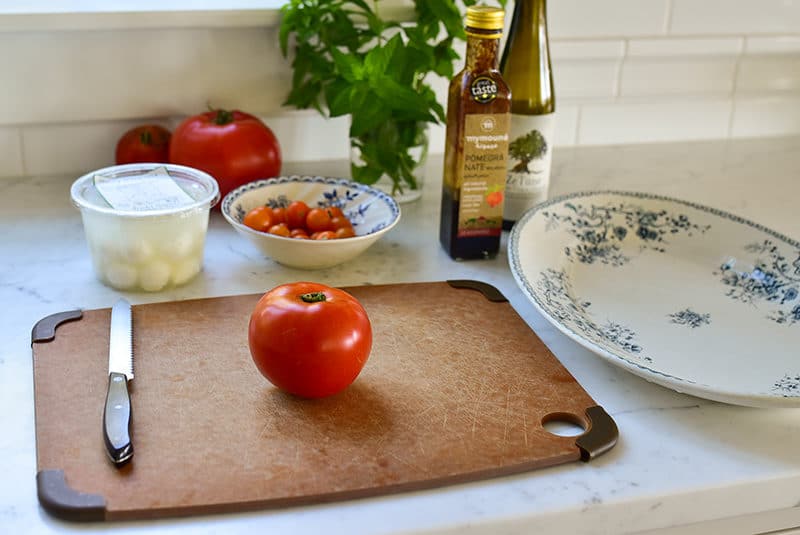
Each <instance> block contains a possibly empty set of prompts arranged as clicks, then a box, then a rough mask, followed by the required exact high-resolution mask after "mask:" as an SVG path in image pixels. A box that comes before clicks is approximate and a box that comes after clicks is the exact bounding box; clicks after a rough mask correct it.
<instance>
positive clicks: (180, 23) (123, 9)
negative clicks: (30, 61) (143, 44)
mask: <svg viewBox="0 0 800 535" xmlns="http://www.w3.org/2000/svg"><path fill="white" fill-rule="evenodd" d="M283 3H284V1H283V0H231V1H225V0H194V1H193V0H161V1H157V0H139V1H135V0H114V1H106V2H103V1H100V0H96V1H91V0H73V1H61V2H54V1H52V0H50V1H48V0H29V1H25V0H6V1H5V2H3V3H2V5H0V32H15V31H74V30H129V29H149V28H185V27H210V28H214V27H254V26H271V25H274V24H276V23H277V22H278V19H279V15H280V11H279V10H280V6H281V5H282V4H283Z"/></svg>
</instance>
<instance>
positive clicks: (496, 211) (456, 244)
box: [439, 6, 511, 259]
mask: <svg viewBox="0 0 800 535" xmlns="http://www.w3.org/2000/svg"><path fill="white" fill-rule="evenodd" d="M503 24H504V12H503V10H502V9H501V8H495V7H488V6H471V7H469V8H467V14H466V22H465V28H466V33H467V53H466V64H465V67H464V69H463V70H462V71H461V72H459V73H458V74H456V75H455V76H454V77H453V79H452V80H451V82H450V87H449V91H448V97H447V129H446V135H445V143H446V144H445V154H444V177H443V181H442V210H441V220H440V225H439V239H440V241H441V242H442V246H443V247H444V249H445V250H446V251H447V253H448V254H449V255H450V256H451V257H452V258H454V259H470V258H491V257H493V256H495V255H496V254H497V252H498V250H499V249H500V235H501V233H502V226H503V198H504V191H505V184H506V169H507V160H508V129H509V124H510V118H511V117H510V115H511V114H510V112H511V92H510V90H509V88H508V85H507V84H506V82H505V80H503V77H502V75H501V74H500V70H499V68H498V65H499V56H500V50H499V48H500V37H501V36H502V34H503Z"/></svg>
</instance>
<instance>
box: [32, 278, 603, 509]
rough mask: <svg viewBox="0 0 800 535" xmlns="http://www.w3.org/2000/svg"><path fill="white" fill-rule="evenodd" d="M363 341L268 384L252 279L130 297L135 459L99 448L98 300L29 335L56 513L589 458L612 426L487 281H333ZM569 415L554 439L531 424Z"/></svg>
mask: <svg viewBox="0 0 800 535" xmlns="http://www.w3.org/2000/svg"><path fill="white" fill-rule="evenodd" d="M346 290H347V291H348V292H350V293H352V294H353V295H354V296H356V297H357V298H358V299H359V300H360V301H361V303H362V304H363V305H364V307H365V309H366V310H367V313H368V314H369V317H370V320H371V322H372V327H373V338H374V341H373V348H372V353H371V355H370V358H369V360H368V361H367V364H366V366H365V367H364V369H363V371H362V372H361V375H360V376H359V377H358V379H357V380H356V381H355V382H354V383H353V384H352V385H351V386H350V387H348V388H347V389H346V390H344V391H343V392H341V393H339V394H337V395H334V396H331V397H328V398H324V399H320V400H307V399H300V398H296V397H293V396H291V395H288V394H284V393H282V392H280V391H278V390H277V389H275V388H274V387H273V386H272V385H271V384H270V383H268V382H267V381H266V380H265V379H264V378H263V377H262V376H261V375H260V374H259V372H258V371H257V369H256V367H255V364H254V363H253V361H252V359H251V357H250V353H249V349H248V344H247V325H248V321H249V318H250V314H251V312H252V310H253V308H254V307H255V304H256V302H257V301H258V299H259V297H260V296H261V294H254V295H239V296H230V297H218V298H208V299H199V300H190V301H177V302H168V303H154V304H143V305H136V306H134V307H133V325H134V327H133V344H134V362H135V364H134V369H135V379H134V380H133V381H132V393H131V400H132V406H133V417H132V422H133V423H132V435H133V442H134V447H135V455H134V457H133V460H132V461H131V462H130V463H129V464H127V465H125V466H123V467H122V468H117V467H115V466H113V465H112V464H111V463H110V462H109V460H108V459H107V457H106V453H105V449H104V446H103V436H102V430H101V420H102V413H103V405H104V399H105V393H106V384H107V373H108V368H107V362H108V360H107V359H108V343H109V324H110V309H100V310H87V311H68V312H64V313H61V314H55V315H53V316H49V317H47V318H44V319H42V320H41V321H40V322H39V323H37V325H36V326H35V327H34V329H33V332H32V349H33V363H34V387H35V416H36V452H37V469H38V473H37V485H38V494H39V499H40V502H41V504H42V506H43V507H44V508H45V509H46V510H47V511H49V512H50V513H51V514H53V515H55V516H58V517H61V518H65V519H70V520H118V519H133V518H155V517H164V516H183V515H195V514H207V513H214V512H229V511H241V510H252V509H263V508H274V507H285V506H289V505H296V504H309V503H320V502H329V501H334V500H344V499H353V498H360V497H367V496H375V495H382V494H388V493H393V492H400V491H408V490H418V489H425V488H433V487H438V486H443V485H449V484H454V483H459V482H466V481H473V480H477V479H482V478H489V477H497V476H502V475H506V474H513V473H519V472H524V471H528V470H533V469H536V468H541V467H545V466H552V465H557V464H562V463H568V462H573V461H579V460H584V461H587V460H590V459H592V458H593V457H595V456H597V455H599V454H601V453H603V452H605V451H607V450H608V449H610V448H611V447H612V446H613V445H614V444H615V442H616V439H617V428H616V425H615V424H614V422H613V420H612V419H611V418H610V417H609V416H608V415H607V414H606V412H605V411H604V410H603V409H602V408H601V407H599V406H597V404H596V403H595V402H594V401H593V400H592V398H591V397H590V396H589V395H588V394H587V393H586V392H585V391H584V390H583V388H581V386H580V385H579V384H578V383H577V382H576V381H575V379H574V378H573V377H572V376H571V375H570V374H569V373H568V372H567V370H566V369H565V368H564V367H563V366H562V365H561V363H559V362H558V360H557V359H556V358H555V357H554V356H553V354H552V353H551V352H550V351H549V350H548V349H547V347H546V346H545V345H544V344H543V343H542V341H541V340H540V339H539V338H538V337H537V336H536V334H535V333H534V332H533V331H532V330H531V329H530V328H529V327H528V326H527V324H526V323H525V322H524V321H523V320H522V319H521V318H520V317H519V316H518V315H517V314H516V312H515V311H514V309H513V308H512V307H511V305H510V304H509V303H508V302H507V301H506V300H505V298H504V297H503V296H502V295H501V294H500V293H499V292H498V291H497V290H496V289H495V288H494V287H491V286H488V285H486V284H483V283H480V282H475V281H449V282H431V283H414V284H396V285H382V286H361V287H353V288H346ZM549 420H566V421H569V422H572V423H575V424H578V425H580V426H582V427H583V428H584V432H583V434H581V435H579V436H577V437H575V436H572V437H565V436H559V435H556V434H551V433H550V432H548V431H547V430H546V429H545V427H544V425H543V424H544V423H545V422H547V421H549Z"/></svg>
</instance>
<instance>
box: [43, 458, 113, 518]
mask: <svg viewBox="0 0 800 535" xmlns="http://www.w3.org/2000/svg"><path fill="white" fill-rule="evenodd" d="M36 487H37V493H38V494H39V503H41V504H42V507H44V509H45V510H46V511H47V512H48V513H50V514H51V515H53V516H54V517H56V518H60V519H61V520H70V521H75V522H88V521H98V520H104V519H105V516H106V501H105V499H104V498H103V497H102V496H98V495H97V494H87V493H85V492H78V491H76V490H75V489H73V488H71V487H70V486H69V485H68V484H67V481H66V480H65V479H64V471H63V470H41V471H39V473H38V474H36Z"/></svg>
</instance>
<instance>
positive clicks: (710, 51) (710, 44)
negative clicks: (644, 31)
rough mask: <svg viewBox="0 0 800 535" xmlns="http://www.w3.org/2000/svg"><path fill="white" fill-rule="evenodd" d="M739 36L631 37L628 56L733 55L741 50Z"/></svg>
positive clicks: (741, 40)
mask: <svg viewBox="0 0 800 535" xmlns="http://www.w3.org/2000/svg"><path fill="white" fill-rule="evenodd" d="M742 42H743V39H742V38H741V37H719V38H700V37H698V38H677V39H676V38H660V39H631V40H630V41H628V56H631V57H642V56H643V57H664V56H668V57H675V56H681V57H682V56H719V55H725V56H735V55H738V54H739V53H740V52H741V51H742Z"/></svg>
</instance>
